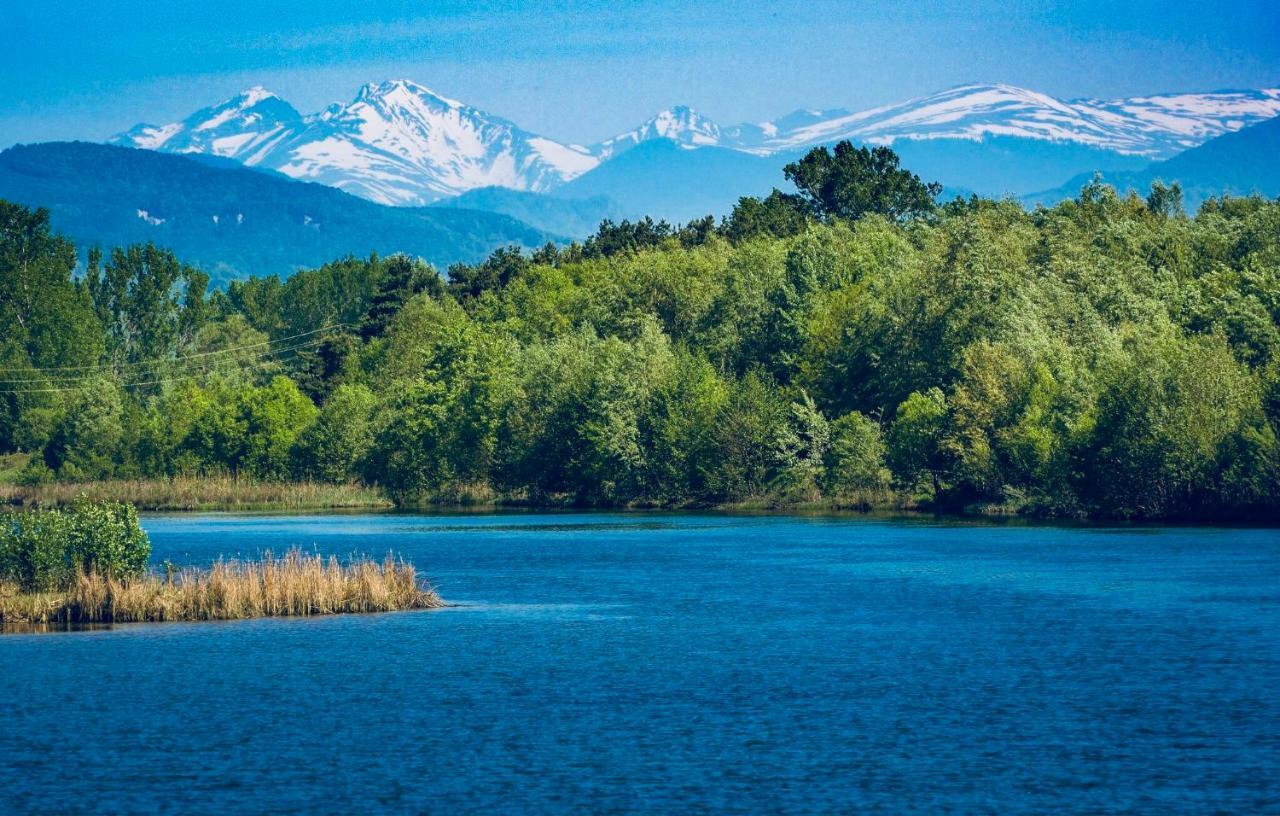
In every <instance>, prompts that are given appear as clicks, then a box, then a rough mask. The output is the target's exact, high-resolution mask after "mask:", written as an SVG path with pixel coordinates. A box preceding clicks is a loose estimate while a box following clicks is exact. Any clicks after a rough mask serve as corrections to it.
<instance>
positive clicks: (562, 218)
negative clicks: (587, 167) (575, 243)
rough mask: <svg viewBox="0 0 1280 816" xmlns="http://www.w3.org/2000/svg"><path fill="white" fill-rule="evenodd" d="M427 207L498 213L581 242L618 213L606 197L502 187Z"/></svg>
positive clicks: (461, 196)
mask: <svg viewBox="0 0 1280 816" xmlns="http://www.w3.org/2000/svg"><path fill="white" fill-rule="evenodd" d="M431 206H433V207H447V208H452V209H467V210H483V211H485V212H495V213H502V214H503V215H509V216H511V217H512V218H515V219H516V220H518V221H523V222H524V223H526V224H528V225H529V226H531V227H535V228H537V229H540V230H545V231H546V232H551V233H555V234H556V235H565V236H568V237H570V238H576V239H579V240H580V239H583V238H586V237H587V236H589V235H591V234H592V233H594V232H595V231H596V228H597V227H598V226H600V222H601V221H602V220H604V219H606V218H611V219H614V220H617V219H618V218H621V217H622V209H621V207H619V206H618V204H617V203H616V202H614V201H613V200H612V199H610V198H608V197H606V196H595V197H593V198H560V197H559V196H553V195H549V194H546V193H530V192H526V191H524V190H511V189H508V188H506V187H481V188H479V189H476V190H471V191H469V192H466V193H463V194H462V195H460V196H454V197H453V198H446V199H444V200H443V201H438V202H436V203H434V204H432V205H431Z"/></svg>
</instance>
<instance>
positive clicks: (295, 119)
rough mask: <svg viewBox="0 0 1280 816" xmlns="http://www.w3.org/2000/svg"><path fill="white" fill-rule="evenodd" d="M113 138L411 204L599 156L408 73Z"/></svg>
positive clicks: (262, 100)
mask: <svg viewBox="0 0 1280 816" xmlns="http://www.w3.org/2000/svg"><path fill="white" fill-rule="evenodd" d="M113 141H114V142H115V143H117V144H125V145H129V146H133V147H145V148H149V149H154V150H164V151H167V152H197V153H212V154H215V155H220V156H227V157H230V158H235V159H237V160H239V161H241V162H243V163H245V164H247V165H252V166H262V167H267V168H270V169H273V170H277V171H279V172H281V173H284V174H285V175H288V176H292V177H294V178H300V179H306V180H308V181H315V182H318V183H321V184H328V185H330V186H334V187H338V188H340V189H343V190H345V191H347V192H350V193H354V194H356V195H359V196H363V197H364V198H368V199H371V200H373V201H377V202H380V203H385V204H404V205H422V204H427V203H429V202H431V201H434V200H436V199H438V198H441V197H445V196H451V195H457V194H458V193H462V192H465V191H466V190H470V189H474V188H476V187H488V186H502V187H511V188H514V189H520V190H535V191H540V190H546V189H550V188H551V187H554V186H555V185H557V184H560V183H563V182H564V181H567V180H568V179H571V178H573V177H575V176H577V175H580V174H582V173H585V172H587V171H588V170H590V169H592V168H593V167H595V166H596V164H598V159H596V158H595V157H593V156H591V155H590V153H589V152H588V151H587V150H586V149H585V148H582V147H578V146H576V145H565V144H561V143H559V142H556V141H554V140H552V139H548V138H545V137H541V136H537V135H535V134H532V133H528V132H526V131H524V130H521V129H520V128H519V127H517V126H516V125H514V124H513V123H511V122H508V121H506V120H504V119H500V118H498V117H494V116H490V115H489V114H486V113H485V112H483V111H480V110H477V109H475V108H472V107H469V106H467V105H464V104H463V103H461V102H459V101H457V100H455V99H450V98H448V97H446V96H442V95H440V94H437V93H436V92H434V91H432V90H431V89H430V88H427V87H425V86H423V85H419V84H417V83H415V82H412V81H410V80H407V79H393V80H387V81H384V82H378V83H369V84H367V85H364V86H363V87H361V88H360V89H359V91H358V92H357V93H356V96H355V98H354V99H353V100H352V101H351V102H349V103H347V104H334V105H330V106H329V107H328V108H326V109H325V110H323V111H321V112H319V113H316V114H312V115H309V116H305V117H304V116H301V115H299V114H298V112H297V111H295V110H294V109H293V108H292V107H291V106H289V105H288V103H287V102H284V100H282V99H280V98H279V97H277V96H276V95H275V94H272V93H271V92H270V91H267V90H266V89H264V88H260V87H258V88H251V89H249V90H247V91H245V92H243V93H242V94H239V95H238V96H235V97H232V98H231V99H228V100H225V101H223V102H221V103H219V104H217V105H214V106H212V107H210V108H205V109H203V110H201V111H197V112H196V113H195V114H192V115H191V116H190V117H188V118H187V119H185V120H183V121H182V122H175V123H172V124H169V125H163V126H159V127H157V126H154V125H140V126H138V127H135V128H134V129H132V130H130V131H127V132H125V133H122V134H120V135H119V136H117V137H116V138H115V139H114V140H113Z"/></svg>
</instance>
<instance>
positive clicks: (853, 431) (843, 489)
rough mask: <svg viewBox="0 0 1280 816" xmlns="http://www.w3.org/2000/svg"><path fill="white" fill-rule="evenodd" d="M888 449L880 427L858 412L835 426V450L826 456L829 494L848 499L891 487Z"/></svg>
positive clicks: (832, 426) (833, 441)
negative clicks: (887, 456) (887, 463)
mask: <svg viewBox="0 0 1280 816" xmlns="http://www.w3.org/2000/svg"><path fill="white" fill-rule="evenodd" d="M885 456H886V448H885V442H884V437H883V435H882V434H881V431H880V425H879V424H878V423H876V422H875V421H874V420H872V419H870V418H869V417H866V416H863V415H862V414H860V413H858V412H857V411H854V412H852V413H848V414H845V415H844V416H842V417H840V418H839V419H837V420H835V421H834V422H832V423H831V447H830V448H829V449H828V451H827V455H826V480H825V482H824V488H825V492H827V493H828V494H830V495H833V496H847V495H850V494H854V493H857V492H858V491H863V490H872V491H875V490H884V489H886V488H888V487H889V478H890V474H889V470H888V468H886V467H885Z"/></svg>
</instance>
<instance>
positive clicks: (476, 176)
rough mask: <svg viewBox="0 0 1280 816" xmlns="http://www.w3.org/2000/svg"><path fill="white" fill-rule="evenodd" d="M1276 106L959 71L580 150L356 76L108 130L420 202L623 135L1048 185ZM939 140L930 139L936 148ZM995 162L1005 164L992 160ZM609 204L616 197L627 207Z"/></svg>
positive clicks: (993, 183) (677, 110)
mask: <svg viewBox="0 0 1280 816" xmlns="http://www.w3.org/2000/svg"><path fill="white" fill-rule="evenodd" d="M1278 113H1280V89H1277V88H1271V89H1263V90H1246V91H1220V92H1214V93H1189V94H1162V95H1156V96H1145V97H1134V98H1129V99H1118V100H1096V99H1077V100H1059V99H1056V98H1054V97H1051V96H1048V95H1046V94H1042V93H1037V92H1035V91H1030V90H1026V89H1023V88H1017V87H1013V86H1010V85H983V84H969V85H961V86H957V87H954V88H950V89H948V90H945V91H942V92H939V93H935V94H931V95H928V96H923V97H919V98H916V99H911V100H907V101H905V102H901V103H897V104H892V105H885V106H881V107H877V108H873V109H870V110H866V111H860V112H852V113H851V112H849V111H846V110H842V109H832V110H801V111H796V112H794V113H791V114H788V115H786V116H784V117H781V118H779V119H775V120H772V121H767V122H760V123H743V124H738V125H733V126H728V127H722V126H721V125H719V124H717V123H716V122H713V121H711V120H710V119H708V118H706V117H704V116H702V115H700V114H698V113H697V112H696V111H694V110H692V109H691V108H688V107H683V106H678V107H673V108H670V109H668V110H665V111H662V112H661V113H659V114H657V115H655V116H653V117H652V118H650V119H649V120H647V121H645V122H643V123H642V124H640V125H638V126H637V127H636V128H634V129H632V130H630V131H628V132H626V133H622V134H619V135H617V136H615V137H612V138H609V139H606V140H604V141H602V142H600V143H598V144H596V145H593V146H589V147H588V146H582V145H575V144H566V143H562V142H559V141H557V140H555V139H553V138H550V137H547V136H541V135H538V134H535V133H532V132H529V131H527V130H524V129H522V128H520V127H519V126H518V125H516V124H515V123H513V122H510V121H507V120H505V119H502V118H500V117H497V116H493V115H491V114H489V113H486V112H484V111H481V110H479V109H477V108H474V107H470V106H468V105H465V104H463V103H462V102H458V101H456V100H453V99H449V98H448V97H445V96H443V95H441V94H438V93H436V92H434V91H432V90H430V89H429V88H426V87H424V86H422V85H418V84H416V83H414V82H411V81H409V80H403V79H401V80H393V81H387V82H382V83H380V84H369V85H365V86H364V87H363V88H361V89H360V90H359V92H358V93H357V94H356V96H355V98H354V99H353V100H352V101H351V102H349V103H347V104H334V105H331V106H330V107H328V108H326V109H325V110H323V111H320V112H318V113H314V114H309V115H302V114H300V113H299V112H298V111H297V110H295V109H294V108H293V107H292V106H291V105H290V104H289V103H288V102H286V101H284V100H283V99H281V98H280V97H278V96H276V95H275V94H273V93H271V92H270V91H267V90H265V89H263V88H251V89H249V90H247V91H245V92H243V93H241V94H239V95H237V96H235V97H232V98H231V99H228V100H225V101H223V102H220V103H218V104H216V105H213V106H211V107H208V108H204V109H202V110H199V111H197V112H195V113H193V114H192V115H191V116H189V117H187V118H186V119H184V120H183V121H181V122H174V123H171V124H167V125H158V126H157V125H147V124H142V125H138V126H136V127H134V128H132V129H131V130H129V131H127V132H125V133H122V134H120V135H118V136H117V137H115V139H113V142H114V143H116V144H120V145H126V146H130V147H139V148H145V149H150V150H161V151H164V152H170V153H202V154H209V155H216V156H223V157H226V158H231V159H235V160H237V161H239V162H241V163H243V164H246V165H249V166H253V167H261V168H267V169H272V170H276V171H278V172H280V173H283V174H285V175H287V176H290V177H292V178H297V179H302V180H306V181H315V182H319V183H322V184H327V185H329V186H333V187H337V188H339V189H341V190H344V191H346V192H349V193H352V194H355V195H359V196H361V197H363V198H367V199H369V200H371V201H376V202H378V203H382V204H392V205H410V206H420V205H424V204H429V203H432V202H435V201H438V200H440V199H442V198H447V197H450V196H456V195H460V194H462V193H465V192H468V191H470V190H475V189H478V188H484V187H504V188H508V189H512V190H522V191H531V192H554V191H557V190H560V189H561V188H563V187H565V186H566V185H568V184H570V183H571V182H572V181H574V180H575V179H578V178H580V177H583V176H587V175H590V174H591V173H593V172H599V171H600V169H601V168H603V167H604V166H605V165H606V164H608V163H609V162H610V161H614V160H616V159H617V158H618V157H620V156H622V155H625V154H626V153H627V152H628V151H630V150H632V149H634V148H635V147H636V146H638V145H641V144H645V143H647V142H652V141H659V140H665V141H670V142H673V143H674V144H676V145H678V146H680V147H681V148H684V149H687V150H701V149H720V150H728V151H732V152H734V153H738V154H743V155H747V156H756V157H768V156H784V157H789V156H790V155H791V154H795V153H799V152H802V151H803V150H805V149H807V148H810V147H813V146H814V145H818V144H831V143H834V142H836V141H839V140H841V139H851V140H854V141H856V142H864V143H870V144H889V145H893V146H894V147H895V149H898V150H899V152H900V153H903V154H904V156H906V155H908V154H911V153H920V154H938V153H947V154H950V153H955V154H963V155H964V156H966V157H969V156H972V155H973V154H974V153H975V151H974V147H975V146H977V147H982V146H985V145H988V144H996V145H998V146H1001V147H1002V148H1003V149H1004V152H1005V153H1006V154H1007V153H1009V152H1010V150H1009V148H1010V147H1012V146H1021V147H1023V148H1026V149H1027V150H1028V151H1029V152H1031V153H1033V154H1035V155H1034V158H1033V160H1032V163H1034V164H1035V165H1037V166H1043V165H1044V164H1045V162H1046V161H1048V163H1049V165H1051V166H1054V168H1053V172H1055V173H1056V172H1058V171H1059V168H1057V167H1056V166H1055V165H1057V164H1059V163H1061V161H1060V160H1059V157H1058V156H1056V155H1055V156H1050V155H1049V154H1062V156H1063V157H1066V159H1067V164H1069V165H1074V166H1072V167H1071V168H1070V169H1071V172H1070V173H1067V174H1061V173H1059V175H1058V176H1057V178H1055V179H1054V181H1055V182H1057V181H1062V180H1065V179H1066V178H1067V176H1068V175H1073V174H1075V173H1077V172H1081V171H1084V170H1092V169H1101V170H1108V169H1135V168H1136V167H1137V166H1140V165H1142V164H1145V163H1147V162H1150V161H1153V160H1163V159H1167V158H1170V157H1172V156H1174V155H1176V154H1177V153H1179V152H1181V151H1183V150H1186V149H1188V148H1191V147H1195V146H1197V145H1200V144H1203V143H1204V142H1206V141H1208V140H1209V139H1212V138H1214V137H1215V136H1219V135H1221V134H1223V133H1228V132H1232V131H1236V130H1239V129H1241V128H1244V127H1248V126H1249V125H1252V124H1255V123H1257V122H1259V121H1262V120H1264V119H1268V118H1271V117H1273V116H1276V115H1277V114H1278ZM939 145H942V146H944V148H945V149H943V150H941V151H940V150H938V146H939ZM1046 146H1048V148H1049V149H1047V150H1046ZM1012 152H1015V153H1016V152H1017V151H1012ZM926 160H927V159H926ZM718 163H719V164H721V165H723V164H724V159H723V158H721V159H719V160H718ZM960 163H962V164H963V163H964V162H963V161H961V162H960ZM746 164H751V163H750V162H744V165H746ZM775 164H777V162H775ZM945 164H946V162H943V166H942V167H940V168H939V169H940V170H945V169H946V166H945ZM1019 164H1020V161H1019V158H1018V157H1017V156H1008V155H1006V156H1004V157H1003V158H1002V159H1001V161H1000V162H999V164H998V165H997V166H995V167H987V166H983V167H982V168H981V171H982V175H977V176H975V175H974V174H973V173H968V172H964V171H961V172H959V173H956V174H954V176H952V175H947V174H941V175H939V180H941V181H942V182H943V183H944V184H947V185H949V186H951V187H952V188H963V189H974V191H976V192H982V193H987V194H1001V193H1029V192H1033V191H1034V190H1035V189H1044V188H1045V187H1046V186H1048V184H1047V183H1044V182H1045V180H1044V179H1042V178H1036V179H1023V178H1020V177H1019V169H1020V168H1019V166H1018V165H1019ZM1001 165H1003V166H1006V167H1007V168H1008V172H998V168H999V166H1001ZM778 166H780V164H779V165H778ZM1064 169H1065V168H1064ZM975 182H977V183H978V184H980V185H981V187H979V186H978V185H976V184H975ZM1027 184H1030V185H1032V186H1031V187H1026V186H1025V185H1027ZM1036 184H1039V187H1036V186H1035V185H1036ZM585 186H587V187H593V188H599V187H601V185H590V184H588V185H585ZM610 192H611V193H613V194H617V193H618V191H612V190H611V191H610ZM750 192H754V190H750V189H742V190H738V191H736V193H737V194H739V195H740V194H745V193H750ZM623 197H624V199H625V198H626V196H625V193H624V195H623ZM621 203H622V205H623V209H624V210H628V209H632V207H629V206H627V204H628V202H627V201H625V200H624V201H622V202H621ZM656 214H658V215H667V214H666V213H656Z"/></svg>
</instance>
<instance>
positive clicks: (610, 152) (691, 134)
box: [592, 105, 720, 160]
mask: <svg viewBox="0 0 1280 816" xmlns="http://www.w3.org/2000/svg"><path fill="white" fill-rule="evenodd" d="M651 139H669V140H671V141H673V142H675V143H677V144H679V145H681V146H683V147H688V148H694V147H710V146H714V145H718V144H719V143H720V126H719V125H717V124H716V123H715V122H713V121H711V120H710V119H708V118H706V117H705V116H703V115H701V114H700V113H698V112H697V111H695V110H694V109H693V108H691V107H689V106H688V105H676V106H674V107H670V108H667V109H666V110H664V111H659V112H658V113H656V114H654V115H653V116H652V117H650V118H649V119H648V121H646V122H645V123H644V124H642V125H640V126H639V127H637V128H635V129H634V130H629V131H627V132H626V133H620V134H618V135H617V136H614V137H613V138H612V139H606V140H605V141H603V142H601V143H600V144H598V145H596V146H595V148H594V149H593V150H592V152H593V153H594V154H595V155H596V156H597V157H599V158H600V159H601V160H604V159H609V158H612V157H614V156H617V155H618V154H620V153H623V152H626V151H627V150H630V149H631V148H633V147H635V146H636V145H638V144H640V143H641V142H647V141H649V140H651Z"/></svg>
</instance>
